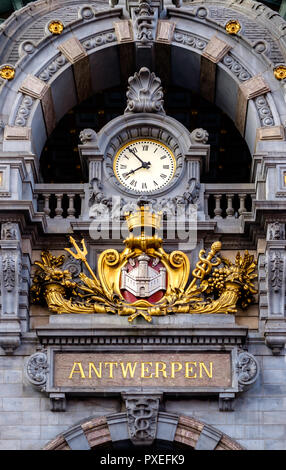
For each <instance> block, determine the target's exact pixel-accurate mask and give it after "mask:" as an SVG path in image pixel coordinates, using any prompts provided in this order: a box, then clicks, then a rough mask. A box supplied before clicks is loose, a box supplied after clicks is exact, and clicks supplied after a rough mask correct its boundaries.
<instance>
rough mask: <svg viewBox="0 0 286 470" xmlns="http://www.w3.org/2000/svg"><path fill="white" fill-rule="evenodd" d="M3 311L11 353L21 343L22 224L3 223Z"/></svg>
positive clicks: (1, 331) (0, 327)
mask: <svg viewBox="0 0 286 470" xmlns="http://www.w3.org/2000/svg"><path fill="white" fill-rule="evenodd" d="M0 266H1V274H0V280H1V313H0V346H1V347H2V348H3V349H4V350H5V352H6V353H7V354H11V353H12V352H13V351H14V350H15V349H16V348H17V347H18V346H19V344H20V336H21V327H20V318H19V295H20V288H21V270H22V252H21V236H20V230H19V227H18V224H16V223H11V222H7V223H3V224H2V227H1V240H0Z"/></svg>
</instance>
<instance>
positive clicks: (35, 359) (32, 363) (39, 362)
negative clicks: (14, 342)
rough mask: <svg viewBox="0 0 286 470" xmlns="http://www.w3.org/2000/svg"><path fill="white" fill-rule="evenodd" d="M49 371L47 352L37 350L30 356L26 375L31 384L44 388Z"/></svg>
mask: <svg viewBox="0 0 286 470" xmlns="http://www.w3.org/2000/svg"><path fill="white" fill-rule="evenodd" d="M48 372H49V365H48V359H47V355H46V353H45V352H37V353H35V354H33V355H32V356H30V358H29V360H28V363H27V365H26V375H27V378H28V380H29V382H30V383H31V384H33V385H36V386H37V387H40V388H41V390H44V388H45V384H46V382H47V374H48Z"/></svg>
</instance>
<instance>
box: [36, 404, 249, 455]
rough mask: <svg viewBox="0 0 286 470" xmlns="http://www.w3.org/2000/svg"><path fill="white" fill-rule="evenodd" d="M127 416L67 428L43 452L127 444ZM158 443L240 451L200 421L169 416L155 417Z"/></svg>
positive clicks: (109, 416) (165, 414)
mask: <svg viewBox="0 0 286 470" xmlns="http://www.w3.org/2000/svg"><path fill="white" fill-rule="evenodd" d="M127 423H128V420H127V413H126V412H123V413H114V414H112V415H108V416H106V417H105V416H102V417H99V418H90V419H88V420H86V421H83V422H82V423H80V424H77V425H76V426H73V427H71V428H69V429H68V430H67V431H66V432H64V433H62V434H60V435H59V436H57V437H56V438H55V439H53V440H52V441H50V442H49V443H48V444H47V445H46V446H45V447H44V448H43V450H92V449H96V448H97V447H100V446H101V445H103V444H105V445H108V444H109V445H112V442H118V441H126V440H128V439H129V435H128V424H127ZM156 438H157V439H160V440H163V441H169V442H174V444H176V443H178V444H184V445H185V446H188V447H190V448H191V449H194V450H243V447H242V446H241V445H240V444H239V443H238V442H236V441H234V440H233V439H231V438H230V437H229V436H227V435H226V434H223V433H222V432H221V431H219V430H217V429H215V428H213V427H212V426H209V425H207V424H205V423H202V422H201V421H198V420H196V419H194V418H191V417H187V416H182V415H181V416H177V415H174V414H171V413H166V412H159V413H158V426H157V435H156Z"/></svg>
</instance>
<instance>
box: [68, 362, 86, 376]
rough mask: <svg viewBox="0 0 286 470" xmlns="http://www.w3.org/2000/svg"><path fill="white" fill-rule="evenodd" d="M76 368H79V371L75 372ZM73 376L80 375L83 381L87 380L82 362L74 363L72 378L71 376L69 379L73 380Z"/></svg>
mask: <svg viewBox="0 0 286 470" xmlns="http://www.w3.org/2000/svg"><path fill="white" fill-rule="evenodd" d="M76 367H78V368H79V370H75V368H76ZM73 374H80V377H81V378H82V379H85V375H84V372H83V368H82V365H81V362H74V364H73V368H72V370H71V373H70V376H69V379H72V376H73Z"/></svg>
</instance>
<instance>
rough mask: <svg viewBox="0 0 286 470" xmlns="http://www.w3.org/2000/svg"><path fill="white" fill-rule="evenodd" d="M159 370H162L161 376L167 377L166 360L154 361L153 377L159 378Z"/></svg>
mask: <svg viewBox="0 0 286 470" xmlns="http://www.w3.org/2000/svg"><path fill="white" fill-rule="evenodd" d="M159 372H162V376H163V377H167V373H166V362H155V378H156V379H158V378H159Z"/></svg>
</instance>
